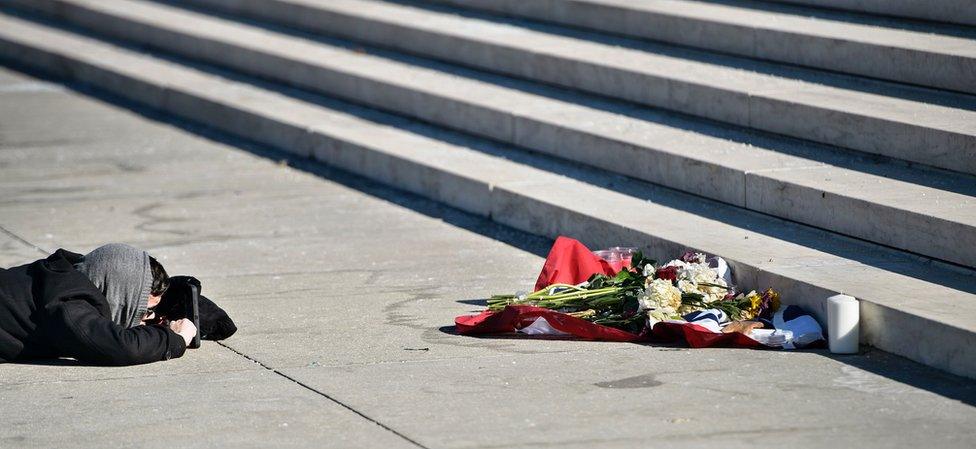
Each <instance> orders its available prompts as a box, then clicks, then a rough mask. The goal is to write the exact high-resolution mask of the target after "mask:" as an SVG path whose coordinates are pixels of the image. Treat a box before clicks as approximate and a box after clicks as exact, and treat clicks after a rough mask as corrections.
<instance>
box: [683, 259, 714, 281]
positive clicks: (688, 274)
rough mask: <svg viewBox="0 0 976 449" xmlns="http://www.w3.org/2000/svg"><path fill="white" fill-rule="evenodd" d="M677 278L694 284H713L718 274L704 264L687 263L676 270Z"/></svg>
mask: <svg viewBox="0 0 976 449" xmlns="http://www.w3.org/2000/svg"><path fill="white" fill-rule="evenodd" d="M678 278H679V279H687V280H689V281H691V282H694V283H695V284H701V283H706V284H714V283H715V280H716V279H718V272H717V271H715V270H714V269H712V268H711V267H709V266H708V265H706V264H700V263H689V264H685V266H684V267H681V268H679V269H678Z"/></svg>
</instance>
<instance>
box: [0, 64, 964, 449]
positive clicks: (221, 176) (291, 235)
mask: <svg viewBox="0 0 976 449" xmlns="http://www.w3.org/2000/svg"><path fill="white" fill-rule="evenodd" d="M77 89H78V88H77V87H64V86H60V85H58V84H56V83H52V82H47V81H43V80H39V79H36V78H33V77H31V76H28V75H24V74H21V73H18V72H13V71H7V70H0V230H2V232H0V266H5V267H7V266H13V265H17V264H21V263H26V262H29V261H32V260H34V259H37V258H40V257H43V256H44V255H46V253H47V252H50V251H53V250H55V249H57V248H59V247H65V248H68V249H71V250H74V251H79V252H85V251H88V250H90V249H92V248H94V247H95V246H98V245H99V244H102V243H106V242H112V241H123V242H127V243H130V244H133V245H137V246H140V247H143V248H145V249H147V250H148V251H150V252H151V253H152V254H153V255H155V256H156V257H158V258H159V259H160V260H161V261H162V262H163V263H164V264H165V266H166V268H167V270H168V271H169V272H170V273H171V274H193V275H196V276H198V277H199V278H200V279H201V280H202V281H203V285H204V293H205V294H207V295H208V296H210V297H211V298H213V299H214V300H216V301H217V302H218V303H219V304H220V305H221V306H223V307H224V308H225V309H226V310H227V311H228V312H229V313H230V314H231V316H232V317H233V318H234V319H235V321H236V322H237V324H238V326H239V328H240V331H239V332H238V333H237V335H235V336H233V337H232V338H230V339H228V340H227V341H225V342H223V343H222V344H216V343H213V342H204V345H203V347H202V348H201V349H199V350H193V351H188V353H187V355H186V356H185V357H183V358H181V359H177V360H172V361H168V362H160V363H154V364H150V365H144V366H136V367H124V368H103V367H88V366H77V365H76V364H74V363H72V362H71V361H67V360H61V361H49V362H41V363H35V364H6V365H0V403H2V404H3V407H0V423H2V425H0V447H49V446H55V445H56V446H60V447H102V446H107V445H113V446H122V447H130V446H139V447H172V445H173V444H174V438H175V439H177V440H178V441H179V445H181V446H186V447H212V446H235V447H265V446H269V445H275V446H287V447H417V446H420V447H427V448H474V447H481V448H489V447H552V446H558V447H635V446H646V445H650V446H654V447H699V446H704V445H712V444H714V445H721V446H723V447H753V446H755V445H757V444H759V443H760V442H761V443H762V444H764V445H780V446H785V447H849V446H855V445H856V446H859V447H917V446H921V445H934V446H935V447H973V446H974V443H976V430H974V429H976V427H974V426H973V424H974V423H976V410H974V408H973V405H974V404H976V383H974V382H973V381H970V380H966V379H962V378H959V377H955V376H951V375H948V374H945V373H942V372H940V371H937V370H933V369H931V368H927V367H924V366H921V365H918V364H916V363H913V362H909V361H907V360H904V359H901V358H899V357H895V356H892V355H889V354H886V353H883V352H879V351H871V350H868V351H867V352H865V353H863V354H861V355H856V356H846V357H835V356H831V355H829V354H827V353H824V352H821V351H810V352H792V353H789V352H771V351H751V350H729V349H709V350H688V349H684V348H678V347H654V346H641V345H630V344H613V343H592V342H579V341H571V340H530V339H525V338H470V337H461V336H458V335H455V334H454V332H453V329H452V327H451V325H452V324H453V317H454V316H456V315H460V314H464V313H473V312H476V311H478V310H479V309H480V308H481V307H482V306H483V304H484V303H483V298H485V297H487V296H488V295H490V294H491V293H496V292H505V291H514V290H520V289H526V288H528V287H530V286H531V285H532V283H533V281H534V277H535V275H536V273H537V271H538V269H539V267H540V266H541V263H542V257H543V256H544V254H545V251H546V250H547V249H548V245H549V243H550V242H549V241H548V240H546V239H542V238H538V237H534V236H531V235H527V234H524V233H521V232H517V231H513V230H511V229H508V228H504V227H501V226H498V225H495V224H492V223H489V222H487V221H485V220H482V219H479V218H476V217H473V216H470V215H466V214H464V213H460V212H458V211H455V210H451V209H448V208H444V207H442V206H439V205H437V204H435V203H432V202H430V201H427V200H423V199H420V198H418V197H415V196H412V195H408V194H404V193H401V192H397V191H393V190H390V189H386V188H384V187H381V186H378V185H376V184H374V183H370V182H367V181H363V180H361V179H357V178H354V177H351V176H348V175H345V174H343V173H338V172H335V171H333V170H330V169H328V168H325V167H323V166H321V165H316V164H312V163H310V162H305V161H302V160H296V159H291V158H290V157H289V156H285V155H282V154H279V153H275V152H270V151H267V150H264V149H261V148H255V147H253V146H251V145H249V144H247V143H242V142H238V141H234V140H230V139H226V138H224V137H222V136H219V135H215V134H213V133H210V132H208V131H206V130H201V129H198V128H194V127H191V126H188V125H185V124H182V123H180V122H173V121H170V120H168V119H166V117H160V116H157V115H154V114H152V113H150V112H147V111H144V110H141V109H130V108H127V107H125V105H124V104H115V103H113V102H112V101H110V99H106V98H104V97H100V96H98V95H95V96H94V97H92V95H93V93H92V92H87V91H85V90H84V89H81V91H80V92H79V91H77ZM175 435H179V436H178V437H176V436H175Z"/></svg>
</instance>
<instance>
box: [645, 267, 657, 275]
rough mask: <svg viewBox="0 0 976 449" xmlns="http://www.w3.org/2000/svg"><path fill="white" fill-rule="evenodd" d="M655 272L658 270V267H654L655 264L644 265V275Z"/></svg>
mask: <svg viewBox="0 0 976 449" xmlns="http://www.w3.org/2000/svg"><path fill="white" fill-rule="evenodd" d="M655 272H657V269H656V268H654V265H651V264H647V265H644V277H648V276H650V275H652V274H654V273H655Z"/></svg>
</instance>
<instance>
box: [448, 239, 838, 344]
mask: <svg viewBox="0 0 976 449" xmlns="http://www.w3.org/2000/svg"><path fill="white" fill-rule="evenodd" d="M584 278H585V280H583V281H580V280H581V279H584ZM536 287H537V288H536V290H535V291H533V292H531V293H529V292H525V293H516V294H499V295H493V296H491V297H490V298H488V300H487V310H485V311H484V312H482V314H480V315H476V316H460V317H458V318H457V319H456V320H455V324H456V325H457V329H458V331H459V333H462V334H486V333H499V332H506V331H507V332H511V331H518V332H522V333H527V334H533V335H541V334H549V335H575V336H577V337H581V338H585V339H593V340H611V341H652V340H656V339H662V338H663V339H669V338H670V339H674V338H677V337H680V336H683V337H684V338H685V339H686V340H687V341H688V342H689V343H690V344H692V346H713V345H728V346H747V347H759V346H783V345H787V346H788V343H789V342H787V341H786V340H790V341H792V339H793V337H794V336H793V335H792V333H791V332H790V333H787V332H788V331H787V330H786V329H775V328H774V327H775V326H774V325H773V321H774V316H775V314H776V313H777V312H781V298H780V294H779V293H778V292H776V291H775V290H773V289H772V288H766V289H765V290H762V291H756V290H748V291H739V290H738V289H737V286H736V285H735V284H734V278H733V276H732V271H731V269H730V267H729V266H728V264H727V263H726V262H725V261H724V260H723V259H721V258H718V257H708V256H707V255H705V254H703V253H700V252H692V251H689V252H686V253H685V254H683V255H681V257H679V258H677V259H674V260H670V261H668V262H666V263H663V264H659V263H658V262H657V261H655V260H652V259H650V258H647V257H645V256H644V254H643V253H642V252H640V251H637V250H636V249H632V248H619V247H618V248H613V249H611V250H605V251H597V252H591V251H589V250H588V249H587V248H586V247H585V246H583V245H582V244H581V243H579V242H577V241H575V240H572V239H568V238H565V237H560V239H558V240H557V241H556V244H555V245H554V246H553V249H552V251H551V252H550V254H549V257H548V258H547V260H546V265H545V266H544V268H543V271H542V273H541V274H540V276H539V280H538V282H537V283H536ZM791 309H792V310H791V311H790V312H789V313H788V314H787V315H786V316H787V317H788V318H791V320H790V321H792V319H796V318H798V317H802V318H801V321H802V323H803V324H804V328H803V329H801V331H803V332H804V333H805V334H809V335H805V336H804V342H810V341H816V340H819V339H822V335H821V334H819V326H816V329H813V328H812V327H810V326H809V325H810V324H811V322H812V323H814V324H815V323H816V321H815V320H813V319H812V318H811V317H809V315H806V314H804V313H802V312H800V311H799V309H798V308H796V307H795V306H791ZM785 321H786V320H784V317H783V315H782V312H781V315H780V317H779V319H778V322H781V323H785ZM801 321H798V323H799V322H801ZM780 327H785V326H784V325H783V324H781V325H780ZM812 330H816V331H817V332H818V333H811V332H807V331H812ZM723 334H724V335H723Z"/></svg>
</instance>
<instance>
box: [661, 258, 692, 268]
mask: <svg viewBox="0 0 976 449" xmlns="http://www.w3.org/2000/svg"><path fill="white" fill-rule="evenodd" d="M685 265H687V264H686V263H684V261H682V260H680V259H674V260H672V261H670V262H668V263H666V264H664V266H665V267H678V268H679V269H681V268H684V266H685Z"/></svg>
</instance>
